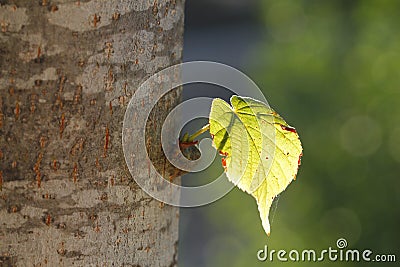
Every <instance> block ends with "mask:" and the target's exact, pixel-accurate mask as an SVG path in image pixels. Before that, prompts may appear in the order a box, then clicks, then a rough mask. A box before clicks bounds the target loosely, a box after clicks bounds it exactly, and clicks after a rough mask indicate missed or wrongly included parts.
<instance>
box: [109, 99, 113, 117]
mask: <svg viewBox="0 0 400 267" xmlns="http://www.w3.org/2000/svg"><path fill="white" fill-rule="evenodd" d="M108 106H109V108H110V114H111V115H112V114H113V107H112V104H111V101H110V103H108Z"/></svg>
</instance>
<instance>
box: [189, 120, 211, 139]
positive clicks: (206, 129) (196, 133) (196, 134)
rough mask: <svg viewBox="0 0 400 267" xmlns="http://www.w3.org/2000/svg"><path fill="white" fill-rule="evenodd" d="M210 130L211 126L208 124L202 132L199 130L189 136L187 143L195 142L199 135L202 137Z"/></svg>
mask: <svg viewBox="0 0 400 267" xmlns="http://www.w3.org/2000/svg"><path fill="white" fill-rule="evenodd" d="M208 130H210V124H209V123H208V124H206V125H205V126H203V128H201V129H200V130H198V131H197V132H195V133H194V134H192V135H191V136H189V137H188V138H187V142H193V141H194V139H196V137H198V136H199V135H201V134H202V133H204V132H206V131H208Z"/></svg>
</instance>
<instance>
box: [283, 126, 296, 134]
mask: <svg viewBox="0 0 400 267" xmlns="http://www.w3.org/2000/svg"><path fill="white" fill-rule="evenodd" d="M281 127H282V130H285V131H288V132H292V133H297V131H296V129H295V128H293V127H290V126H285V125H281Z"/></svg>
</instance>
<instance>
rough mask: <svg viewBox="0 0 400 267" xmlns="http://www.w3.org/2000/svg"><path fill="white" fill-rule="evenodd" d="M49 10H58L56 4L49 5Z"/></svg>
mask: <svg viewBox="0 0 400 267" xmlns="http://www.w3.org/2000/svg"><path fill="white" fill-rule="evenodd" d="M50 11H51V12H56V11H58V6H56V5H51V7H50Z"/></svg>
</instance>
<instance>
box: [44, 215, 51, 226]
mask: <svg viewBox="0 0 400 267" xmlns="http://www.w3.org/2000/svg"><path fill="white" fill-rule="evenodd" d="M45 223H46V225H47V226H49V225H50V223H51V216H50V214H47V216H46V220H45Z"/></svg>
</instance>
